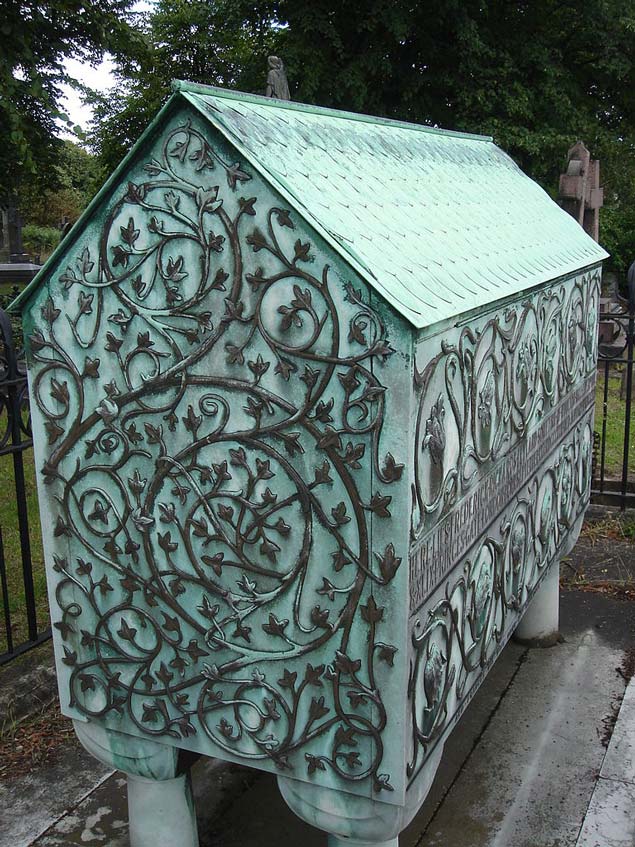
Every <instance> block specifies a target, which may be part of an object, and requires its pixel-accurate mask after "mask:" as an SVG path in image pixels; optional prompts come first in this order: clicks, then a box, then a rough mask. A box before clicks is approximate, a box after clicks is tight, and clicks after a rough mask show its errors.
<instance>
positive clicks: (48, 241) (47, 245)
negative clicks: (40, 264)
mask: <svg viewBox="0 0 635 847" xmlns="http://www.w3.org/2000/svg"><path fill="white" fill-rule="evenodd" d="M60 237H61V231H60V230H59V229H56V228H55V227H52V226H37V225H36V224H28V225H27V226H25V227H24V229H23V230H22V240H23V243H24V248H25V250H26V251H27V252H28V253H31V254H32V255H39V256H40V260H42V259H43V258H44V257H43V255H42V254H45V256H48V255H50V254H51V253H52V252H53V250H54V249H55V247H57V245H58V244H59V241H60Z"/></svg>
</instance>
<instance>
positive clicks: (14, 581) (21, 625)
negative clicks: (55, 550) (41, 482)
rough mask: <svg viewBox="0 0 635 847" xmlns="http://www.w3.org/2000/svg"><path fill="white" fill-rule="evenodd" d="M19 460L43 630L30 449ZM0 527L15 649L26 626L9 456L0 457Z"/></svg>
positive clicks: (1, 634) (45, 616)
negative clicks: (22, 466) (22, 469)
mask: <svg viewBox="0 0 635 847" xmlns="http://www.w3.org/2000/svg"><path fill="white" fill-rule="evenodd" d="M22 458H23V463H24V478H25V488H26V503H27V512H28V517H29V541H30V545H31V560H32V569H33V585H34V590H35V599H36V607H37V623H38V629H39V630H40V631H42V630H43V629H45V628H46V627H47V626H48V620H49V613H48V603H47V597H46V577H45V573H44V556H43V553H42V536H41V533H40V517H39V512H38V504H37V492H36V487H35V468H34V465H33V450H25V451H24V453H23V454H22ZM0 524H1V527H2V543H3V548H4V559H5V566H6V570H7V584H8V601H9V610H10V613H11V635H12V636H13V643H14V646H17V645H19V644H20V643H22V642H23V641H26V640H27V639H28V627H27V617H26V600H25V592H24V578H23V575H22V552H21V546H20V528H19V523H18V509H17V498H16V494H15V475H14V465H13V456H11V455H8V456H0ZM1 594H2V592H1V591H0V595H1ZM0 602H1V603H2V608H4V597H2V598H1V600H0ZM6 649H7V639H6V633H5V628H4V616H3V615H2V613H0V653H2V652H4V651H5V650H6Z"/></svg>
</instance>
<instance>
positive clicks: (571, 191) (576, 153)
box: [558, 141, 604, 241]
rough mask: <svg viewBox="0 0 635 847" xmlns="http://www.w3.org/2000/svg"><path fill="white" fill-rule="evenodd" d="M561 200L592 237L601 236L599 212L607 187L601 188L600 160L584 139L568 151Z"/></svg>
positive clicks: (561, 183)
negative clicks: (594, 157)
mask: <svg viewBox="0 0 635 847" xmlns="http://www.w3.org/2000/svg"><path fill="white" fill-rule="evenodd" d="M558 202H559V203H560V205H561V206H562V208H563V209H564V210H565V211H566V212H568V213H569V214H570V215H571V216H572V217H574V218H575V219H576V220H577V222H578V223H579V224H580V226H581V227H583V228H584V230H585V232H587V233H588V234H589V235H590V236H591V238H593V239H595V241H597V240H598V236H599V213H600V209H601V207H602V205H603V203H604V189H602V188H600V163H599V161H598V160H597V159H591V154H590V153H589V151H588V150H587V148H586V146H585V145H584V143H583V142H582V141H578V142H577V143H576V144H574V145H573V147H572V148H571V149H570V150H569V152H568V153H567V167H566V171H565V173H563V174H561V175H560V187H559V190H558Z"/></svg>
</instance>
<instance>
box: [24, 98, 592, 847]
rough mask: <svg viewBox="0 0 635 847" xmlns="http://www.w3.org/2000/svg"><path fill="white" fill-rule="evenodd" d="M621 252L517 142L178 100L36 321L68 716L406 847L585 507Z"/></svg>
mask: <svg viewBox="0 0 635 847" xmlns="http://www.w3.org/2000/svg"><path fill="white" fill-rule="evenodd" d="M604 257H605V254H604V252H603V251H602V250H601V249H600V248H599V247H598V245H597V244H596V243H595V242H594V241H593V240H592V239H591V238H589V237H588V236H587V235H586V234H585V233H584V231H583V230H582V229H581V228H580V227H579V226H578V225H577V224H576V223H575V221H573V220H572V219H571V217H569V215H567V214H566V213H565V212H563V211H562V210H561V209H560V208H558V206H557V205H556V204H555V203H553V202H552V201H551V200H550V199H549V198H548V196H547V195H546V194H545V193H544V192H543V191H542V190H541V189H540V188H539V187H538V186H537V185H535V184H534V183H533V182H531V180H529V179H528V178H527V177H525V176H524V175H523V174H522V173H521V172H520V171H519V169H518V168H517V167H516V165H515V164H514V163H513V162H512V161H511V160H510V159H509V158H508V157H507V156H506V155H505V154H504V153H503V152H502V151H500V150H499V149H498V148H496V147H495V145H494V144H493V143H492V141H491V139H488V138H483V137H479V136H469V135H460V134H456V133H449V132H443V131H440V130H434V129H429V128H426V127H418V126H413V125H408V124H401V123H398V122H391V121H387V120H384V119H371V118H368V117H360V116H357V115H351V114H346V113H342V112H334V111H330V110H327V109H319V108H314V107H309V106H305V105H301V104H289V103H281V102H279V101H277V100H272V99H266V98H261V97H255V96H249V95H241V94H234V93H231V92H227V91H222V90H218V89H213V88H208V87H204V86H195V85H188V84H186V83H177V84H176V85H175V93H174V95H173V97H172V99H171V100H170V101H169V103H168V104H167V105H166V107H165V108H164V109H163V110H162V112H161V113H160V114H159V116H158V117H157V119H156V120H155V122H154V123H153V124H152V125H151V126H150V128H149V129H148V130H147V132H146V133H145V135H144V136H143V138H142V139H141V140H140V141H139V143H138V144H137V146H136V147H135V148H134V149H133V150H132V151H131V152H130V154H129V155H128V157H127V158H126V159H125V160H124V162H123V163H122V165H121V166H120V167H119V169H118V170H117V171H116V172H115V174H114V175H113V177H112V178H111V179H110V180H109V181H108V183H107V184H106V185H105V186H104V188H103V189H102V191H101V192H100V194H99V195H98V196H97V197H96V198H95V200H94V201H93V203H92V204H91V206H90V207H89V209H88V210H87V212H86V213H85V214H84V216H83V217H82V218H81V219H80V221H79V222H78V223H77V224H76V225H75V227H74V228H73V230H72V231H71V233H70V234H69V235H68V236H67V238H66V239H65V240H64V242H63V243H62V244H61V245H60V247H59V248H58V250H57V252H56V253H55V254H54V255H53V257H51V259H50V260H49V262H48V263H47V265H46V266H45V268H44V269H43V270H42V271H41V273H40V274H39V275H38V277H37V279H36V280H35V281H34V282H33V283H32V285H31V286H29V288H28V289H27V290H26V291H25V292H23V294H22V295H21V297H20V298H19V300H18V301H17V302H16V307H18V308H20V309H21V310H22V313H23V321H24V327H25V337H26V345H27V354H28V368H29V380H30V391H31V409H32V415H33V431H34V440H35V450H36V460H37V468H38V487H39V496H40V504H41V514H42V527H43V536H44V545H45V556H46V567H47V575H48V582H49V591H50V600H51V615H52V621H53V628H54V634H55V648H56V655H57V662H58V677H59V686H60V697H61V704H62V709H63V711H64V713H65V714H67V715H68V716H69V717H71V718H72V719H73V721H74V723H75V727H76V731H77V734H78V736H79V738H80V739H81V741H82V743H83V744H84V745H85V746H86V747H87V749H89V750H90V751H91V752H93V753H94V754H95V755H96V756H97V757H98V758H100V759H102V760H103V761H105V762H108V763H109V764H111V765H112V766H114V767H118V768H121V769H122V770H123V771H125V772H126V773H127V774H128V777H129V802H130V826H131V842H132V844H133V845H136V847H146V845H152V847H161V845H165V847H167V845H170V847H175V845H188V847H191V845H195V844H196V840H197V836H196V822H195V818H194V816H193V813H192V805H191V798H190V795H189V781H188V770H187V768H188V765H189V764H190V763H191V761H192V759H193V755H192V754H204V755H209V756H216V757H219V758H221V759H226V760H229V761H235V762H241V763H245V764H248V765H251V766H253V767H256V768H261V769H264V770H268V771H271V772H273V773H275V774H277V775H278V781H279V785H280V788H281V790H282V793H283V795H284V797H285V799H286V800H287V802H288V803H289V804H290V806H291V807H292V808H293V809H294V810H295V811H296V812H297V813H298V814H300V815H301V816H302V817H304V818H305V819H306V820H308V821H310V822H311V823H312V824H314V825H317V826H320V827H322V828H323V829H325V830H326V831H328V832H329V833H330V834H331V837H332V840H331V844H332V845H338V844H344V843H346V844H349V843H351V844H370V843H377V844H383V845H395V844H396V843H397V841H396V839H397V836H398V833H399V831H400V830H401V829H402V828H403V827H404V826H405V825H406V824H407V823H408V821H409V820H410V819H411V817H412V816H413V814H414V813H415V812H416V810H417V808H418V807H419V805H420V803H421V801H422V799H423V798H424V797H425V795H426V793H427V791H428V789H429V786H430V784H431V782H432V779H433V777H434V773H435V770H436V767H437V764H438V762H439V759H440V756H441V753H442V750H443V744H444V741H445V739H446V738H447V735H448V733H449V732H450V731H451V729H452V727H453V726H454V724H455V723H456V721H457V719H458V717H459V716H460V714H461V713H462V711H463V710H464V709H465V707H466V705H467V703H468V702H469V701H470V698H471V697H472V695H473V693H474V691H475V690H476V688H477V687H478V685H479V683H480V682H481V681H482V680H483V678H484V676H485V674H486V673H487V670H488V668H489V667H490V666H491V664H492V662H493V661H494V660H495V658H496V656H497V655H498V654H499V653H500V651H501V649H502V648H503V646H504V645H505V643H506V641H507V640H508V639H509V637H510V636H511V634H512V633H513V632H514V630H515V629H516V628H518V627H520V629H519V631H520V632H521V634H522V635H523V637H526V638H534V637H545V638H549V637H550V636H553V633H554V631H555V630H557V597H558V595H557V590H558V581H557V568H558V559H559V557H560V556H562V555H563V554H564V553H566V552H567V551H568V550H569V549H570V547H571V546H572V544H573V542H574V540H575V538H576V535H577V532H578V530H579V527H580V523H581V520H582V516H583V513H584V509H585V506H586V504H587V502H588V497H589V481H590V470H591V447H592V430H593V427H592V415H593V397H594V380H595V359H596V346H597V312H598V298H599V293H600V263H601V261H602V259H603V258H604Z"/></svg>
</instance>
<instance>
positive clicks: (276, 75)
mask: <svg viewBox="0 0 635 847" xmlns="http://www.w3.org/2000/svg"><path fill="white" fill-rule="evenodd" d="M267 64H268V65H269V73H268V74H267V88H266V90H265V97H276V98H277V99H278V100H290V99H291V95H290V94H289V83H288V82H287V75H286V73H285V70H284V65H283V64H282V59H279V58H278V57H277V56H269V58H268V60H267Z"/></svg>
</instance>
